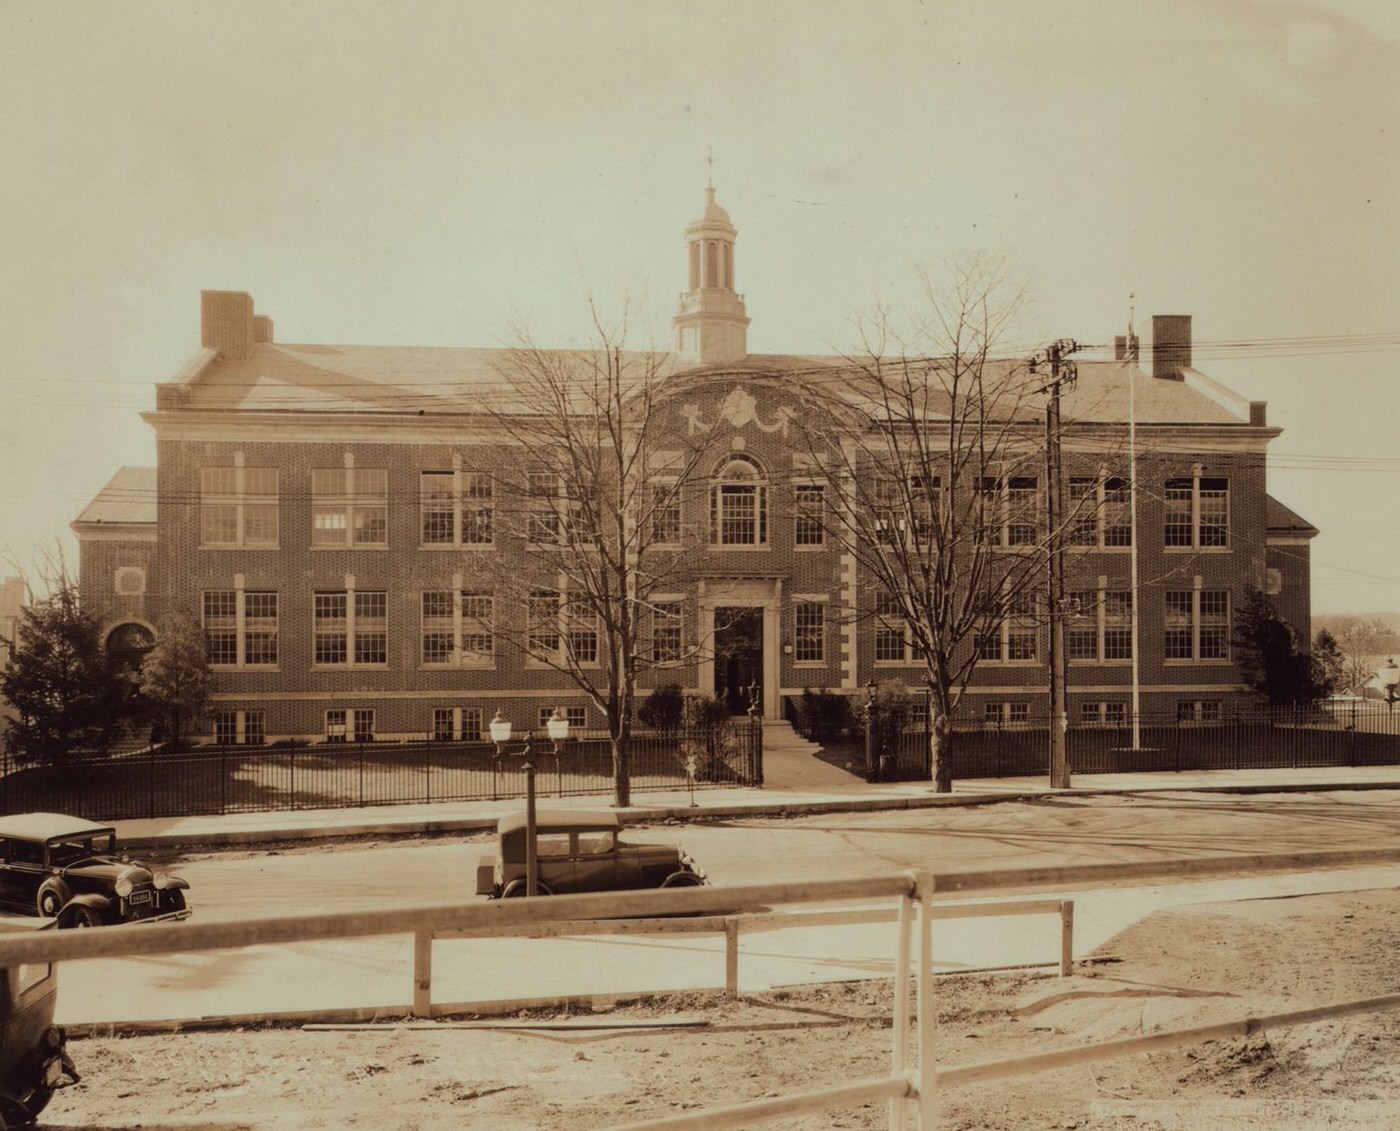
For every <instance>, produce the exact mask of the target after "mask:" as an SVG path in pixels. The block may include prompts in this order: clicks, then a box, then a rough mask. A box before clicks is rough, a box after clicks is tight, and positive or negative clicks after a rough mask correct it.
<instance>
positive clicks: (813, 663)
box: [792, 660, 830, 669]
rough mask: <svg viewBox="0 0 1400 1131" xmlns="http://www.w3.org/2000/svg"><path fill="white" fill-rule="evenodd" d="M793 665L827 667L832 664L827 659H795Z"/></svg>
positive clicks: (797, 666)
mask: <svg viewBox="0 0 1400 1131" xmlns="http://www.w3.org/2000/svg"><path fill="white" fill-rule="evenodd" d="M792 666H793V667H795V668H818V669H821V668H826V667H829V666H830V665H829V664H828V663H827V662H826V661H825V660H793V662H792Z"/></svg>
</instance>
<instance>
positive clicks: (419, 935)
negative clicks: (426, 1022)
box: [413, 931, 433, 1017]
mask: <svg viewBox="0 0 1400 1131" xmlns="http://www.w3.org/2000/svg"><path fill="white" fill-rule="evenodd" d="M432 1015H433V933H432V932H431V931H415V932H414V934H413V1016H414V1017H432Z"/></svg>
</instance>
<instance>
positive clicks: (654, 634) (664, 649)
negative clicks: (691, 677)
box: [651, 601, 681, 664]
mask: <svg viewBox="0 0 1400 1131" xmlns="http://www.w3.org/2000/svg"><path fill="white" fill-rule="evenodd" d="M680 658H681V604H680V602H679V601H658V602H657V603H656V604H654V605H653V606H652V607H651V662H652V663H654V664H666V663H673V662H674V661H676V660H679V659H680Z"/></svg>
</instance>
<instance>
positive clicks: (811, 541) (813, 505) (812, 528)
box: [792, 483, 826, 546]
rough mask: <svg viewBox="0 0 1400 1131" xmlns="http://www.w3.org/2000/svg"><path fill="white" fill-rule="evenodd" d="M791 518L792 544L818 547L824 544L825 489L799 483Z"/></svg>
mask: <svg viewBox="0 0 1400 1131" xmlns="http://www.w3.org/2000/svg"><path fill="white" fill-rule="evenodd" d="M795 496H796V503H797V508H796V512H795V514H794V517H793V532H792V540H793V544H794V545H797V546H820V545H823V544H824V543H825V542H826V489H825V488H824V487H823V486H822V484H820V483H799V484H798V485H797V487H796V489H795Z"/></svg>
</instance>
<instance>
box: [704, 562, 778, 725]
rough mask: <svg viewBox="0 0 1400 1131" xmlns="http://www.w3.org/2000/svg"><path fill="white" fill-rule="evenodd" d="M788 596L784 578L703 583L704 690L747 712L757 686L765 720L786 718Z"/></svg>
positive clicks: (731, 706)
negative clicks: (783, 682)
mask: <svg viewBox="0 0 1400 1131" xmlns="http://www.w3.org/2000/svg"><path fill="white" fill-rule="evenodd" d="M782 598H783V580H782V578H780V577H719V578H714V577H709V578H701V579H700V583H699V625H698V627H699V630H700V641H701V647H702V649H703V655H704V657H705V660H704V662H702V663H701V665H700V690H701V692H703V693H705V694H707V695H716V694H723V695H724V696H725V698H726V699H727V700H728V701H729V704H730V709H731V710H735V709H736V708H737V709H738V713H742V712H743V711H744V710H747V708H748V703H749V700H748V690H747V689H748V686H749V685H750V684H752V683H756V684H757V685H758V693H759V713H760V714H761V715H762V717H763V718H765V719H777V718H781V717H782V704H781V703H780V702H779V701H778V700H779V696H778V686H779V683H778V670H779V669H778V657H779V655H780V654H781V633H780V628H781V609H782ZM735 684H737V685H738V686H735Z"/></svg>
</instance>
